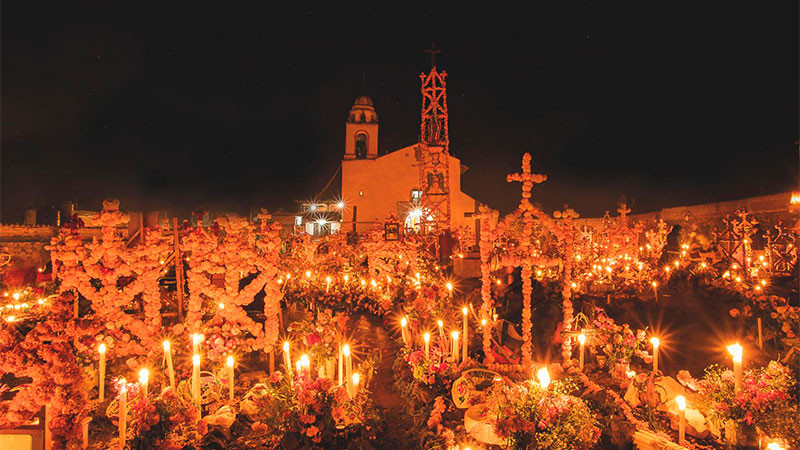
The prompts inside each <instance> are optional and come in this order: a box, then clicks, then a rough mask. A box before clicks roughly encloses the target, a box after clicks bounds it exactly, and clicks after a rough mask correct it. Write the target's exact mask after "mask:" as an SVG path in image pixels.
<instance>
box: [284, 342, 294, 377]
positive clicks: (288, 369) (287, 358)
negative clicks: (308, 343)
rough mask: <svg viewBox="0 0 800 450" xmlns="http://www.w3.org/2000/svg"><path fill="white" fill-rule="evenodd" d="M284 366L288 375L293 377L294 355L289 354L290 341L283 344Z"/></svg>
mask: <svg viewBox="0 0 800 450" xmlns="http://www.w3.org/2000/svg"><path fill="white" fill-rule="evenodd" d="M283 365H284V366H286V373H288V374H289V376H290V377H291V376H292V354H291V353H290V352H289V341H286V342H284V343H283Z"/></svg>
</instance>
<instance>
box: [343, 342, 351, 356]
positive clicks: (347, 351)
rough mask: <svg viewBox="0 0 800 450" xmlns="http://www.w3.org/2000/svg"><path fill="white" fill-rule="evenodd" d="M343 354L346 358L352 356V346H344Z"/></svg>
mask: <svg viewBox="0 0 800 450" xmlns="http://www.w3.org/2000/svg"><path fill="white" fill-rule="evenodd" d="M342 354H343V355H344V356H348V357H349V356H350V346H349V345H348V344H344V345H343V346H342Z"/></svg>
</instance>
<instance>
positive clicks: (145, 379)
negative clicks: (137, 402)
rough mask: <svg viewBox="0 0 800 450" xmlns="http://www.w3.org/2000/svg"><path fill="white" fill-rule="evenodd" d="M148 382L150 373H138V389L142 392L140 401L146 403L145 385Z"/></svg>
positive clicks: (144, 370) (147, 371) (145, 371)
mask: <svg viewBox="0 0 800 450" xmlns="http://www.w3.org/2000/svg"><path fill="white" fill-rule="evenodd" d="M149 381H150V371H149V370H147V369H142V370H140V371H139V389H141V390H142V399H143V400H144V401H145V402H146V401H147V385H148V382H149Z"/></svg>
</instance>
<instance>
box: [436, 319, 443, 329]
mask: <svg viewBox="0 0 800 450" xmlns="http://www.w3.org/2000/svg"><path fill="white" fill-rule="evenodd" d="M436 325H438V326H439V328H442V327H443V326H444V322H442V319H439V320H437V321H436Z"/></svg>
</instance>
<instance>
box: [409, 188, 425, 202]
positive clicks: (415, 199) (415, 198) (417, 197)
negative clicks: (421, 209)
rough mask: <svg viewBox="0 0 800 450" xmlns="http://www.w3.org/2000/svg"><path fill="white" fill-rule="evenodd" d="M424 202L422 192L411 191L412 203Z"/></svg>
mask: <svg viewBox="0 0 800 450" xmlns="http://www.w3.org/2000/svg"><path fill="white" fill-rule="evenodd" d="M421 201H422V191H421V190H419V189H412V190H411V203H419V202H421Z"/></svg>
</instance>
